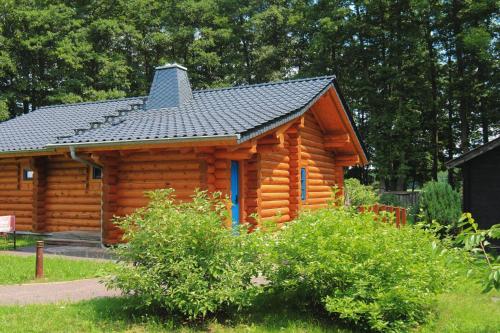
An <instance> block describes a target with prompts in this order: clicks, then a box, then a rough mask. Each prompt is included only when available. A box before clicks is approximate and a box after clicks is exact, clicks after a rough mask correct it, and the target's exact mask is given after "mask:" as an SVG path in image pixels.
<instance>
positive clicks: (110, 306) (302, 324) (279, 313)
mask: <svg viewBox="0 0 500 333" xmlns="http://www.w3.org/2000/svg"><path fill="white" fill-rule="evenodd" d="M136 302H137V301H136V300H135V299H134V298H132V297H121V298H103V299H97V300H92V301H88V302H83V303H79V304H81V305H84V304H85V303H86V304H85V305H84V306H89V307H90V308H89V310H90V309H91V310H92V312H93V313H92V317H93V320H95V321H96V323H98V325H99V326H100V327H101V328H106V327H108V328H111V327H113V328H114V329H116V328H118V327H120V328H122V329H123V328H130V327H134V326H141V327H143V328H144V329H145V330H146V331H148V332H155V331H164V330H168V331H181V332H195V331H208V332H210V331H216V332H241V331H246V332H283V331H286V332H312V333H314V332H338V333H350V332H353V330H352V329H350V328H347V327H342V326H340V325H338V324H337V323H335V322H334V321H333V320H331V319H330V318H328V317H327V316H325V315H323V314H321V313H319V312H318V311H314V310H313V311H311V309H308V310H307V311H306V310H299V309H294V308H291V307H286V306H283V304H280V303H279V302H277V301H275V300H271V301H267V302H263V300H262V301H261V300H259V301H258V302H256V304H255V305H254V306H253V307H251V308H248V309H246V310H245V311H241V312H236V311H230V310H226V311H225V312H224V313H222V314H219V315H217V316H212V317H209V318H206V319H205V320H204V321H196V322H188V321H185V320H183V319H182V318H181V317H180V316H176V315H173V314H169V313H166V312H160V311H155V310H151V309H148V310H143V311H138V310H135V307H134V305H135V304H136Z"/></svg>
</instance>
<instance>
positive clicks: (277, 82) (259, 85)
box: [193, 75, 335, 94]
mask: <svg viewBox="0 0 500 333" xmlns="http://www.w3.org/2000/svg"><path fill="white" fill-rule="evenodd" d="M322 79H332V80H333V79H335V75H323V76H315V77H308V78H302V79H292V80H280V81H274V82H263V83H255V84H242V85H239V86H232V87H225V88H212V89H200V90H193V94H201V93H206V92H212V91H222V90H233V89H247V88H254V87H264V86H272V85H279V84H288V83H295V82H301V81H315V80H322Z"/></svg>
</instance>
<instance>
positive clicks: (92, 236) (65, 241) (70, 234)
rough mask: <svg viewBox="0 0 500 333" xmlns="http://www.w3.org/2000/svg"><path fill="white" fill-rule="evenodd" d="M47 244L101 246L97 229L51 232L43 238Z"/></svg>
mask: <svg viewBox="0 0 500 333" xmlns="http://www.w3.org/2000/svg"><path fill="white" fill-rule="evenodd" d="M44 242H45V244H47V245H53V246H86V247H101V234H100V232H99V231H62V232H53V233H52V234H51V235H50V236H47V237H45V238H44Z"/></svg>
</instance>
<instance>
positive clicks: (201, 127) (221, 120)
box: [0, 76, 354, 152]
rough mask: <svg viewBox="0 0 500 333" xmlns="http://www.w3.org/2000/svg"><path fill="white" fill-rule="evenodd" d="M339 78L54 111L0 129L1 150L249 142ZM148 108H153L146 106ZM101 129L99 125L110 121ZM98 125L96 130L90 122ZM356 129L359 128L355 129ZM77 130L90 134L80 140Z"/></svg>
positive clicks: (285, 119) (42, 111) (302, 107)
mask: <svg viewBox="0 0 500 333" xmlns="http://www.w3.org/2000/svg"><path fill="white" fill-rule="evenodd" d="M333 83H334V77H333V76H326V77H317V78H310V79H300V80H290V81H282V82H275V83H266V84H256V85H247V86H238V87H234V88H225V89H213V90H200V91H193V97H192V99H191V100H187V101H184V103H182V104H180V105H179V106H176V107H168V108H162V109H146V108H144V106H141V107H135V108H134V110H133V111H131V112H125V111H124V112H120V117H108V118H106V119H105V116H110V115H117V114H118V111H119V110H122V109H128V110H130V109H132V104H141V103H143V102H144V100H145V99H144V98H142V97H138V98H129V99H122V100H114V101H105V102H95V103H81V104H72V105H60V106H51V107H45V108H41V109H38V110H36V111H33V112H31V113H29V114H27V115H24V116H21V117H18V118H15V119H12V120H10V121H7V122H4V123H1V124H0V151H3V152H8V151H22V150H40V149H43V148H47V146H49V147H50V146H54V145H73V144H77V145H78V144H89V145H92V144H103V143H104V144H105V143H117V142H124V141H127V142H128V141H138V142H140V141H148V140H163V139H180V140H182V139H193V138H203V137H228V136H232V137H235V138H236V139H238V142H242V141H245V140H248V139H250V138H252V137H255V136H257V135H259V134H261V133H264V132H267V131H269V130H270V129H273V128H275V127H278V126H280V125H281V124H284V123H286V122H288V121H290V120H291V119H293V118H295V117H297V116H299V115H300V114H302V113H304V112H305V111H306V110H307V109H308V108H309V106H310V105H311V104H312V103H313V102H314V101H315V100H316V98H318V97H319V96H321V95H322V93H323V92H324V91H325V90H326V89H327V88H329V87H330V86H331V85H333ZM146 105H147V104H146ZM104 120H108V121H107V122H105V123H104V124H99V122H104ZM92 122H94V123H96V124H95V126H92V128H93V129H90V128H91V126H90V123H92ZM353 125H354V124H353ZM75 129H87V130H82V131H79V132H78V134H77V135H74V134H75V133H74V132H75V131H74V130H75Z"/></svg>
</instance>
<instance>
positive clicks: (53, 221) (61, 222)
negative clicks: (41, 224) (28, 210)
mask: <svg viewBox="0 0 500 333" xmlns="http://www.w3.org/2000/svg"><path fill="white" fill-rule="evenodd" d="M45 225H46V226H48V227H51V226H65V227H68V228H69V227H76V228H78V227H94V228H100V227H101V221H100V220H89V219H59V218H51V217H48V218H46V219H45Z"/></svg>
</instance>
